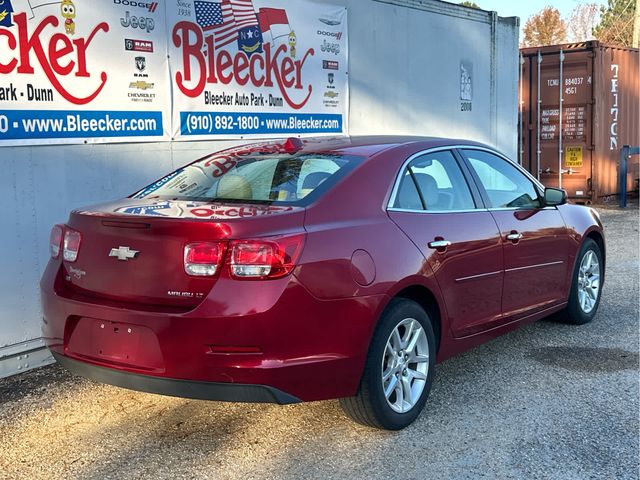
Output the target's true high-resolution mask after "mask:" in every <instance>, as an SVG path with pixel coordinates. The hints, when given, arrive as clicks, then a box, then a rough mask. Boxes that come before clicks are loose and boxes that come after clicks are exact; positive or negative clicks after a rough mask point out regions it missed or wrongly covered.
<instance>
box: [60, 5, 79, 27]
mask: <svg viewBox="0 0 640 480" xmlns="http://www.w3.org/2000/svg"><path fill="white" fill-rule="evenodd" d="M60 12H61V14H62V18H64V19H65V20H64V30H65V31H66V32H67V35H75V33H76V22H74V21H73V19H74V18H76V6H75V5H74V3H73V2H72V1H71V0H62V3H61V4H60Z"/></svg>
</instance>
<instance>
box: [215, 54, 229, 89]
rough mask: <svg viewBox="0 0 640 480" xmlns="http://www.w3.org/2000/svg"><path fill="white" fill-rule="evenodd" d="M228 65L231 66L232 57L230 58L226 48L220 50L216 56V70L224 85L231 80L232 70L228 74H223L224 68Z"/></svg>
mask: <svg viewBox="0 0 640 480" xmlns="http://www.w3.org/2000/svg"><path fill="white" fill-rule="evenodd" d="M229 67H233V59H232V58H231V54H230V53H229V52H227V51H226V50H222V51H221V52H220V53H219V54H218V58H217V59H216V70H217V71H218V77H220V81H221V82H222V83H224V84H225V85H228V84H230V83H231V80H233V70H232V71H231V72H229V75H225V72H224V71H225V70H226V69H227V68H229Z"/></svg>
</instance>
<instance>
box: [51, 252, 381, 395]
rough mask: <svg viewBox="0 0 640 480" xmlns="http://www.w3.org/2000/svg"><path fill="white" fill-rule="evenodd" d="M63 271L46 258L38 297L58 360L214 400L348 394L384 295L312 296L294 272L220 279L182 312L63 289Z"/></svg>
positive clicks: (107, 379) (130, 383)
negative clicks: (250, 279) (232, 280)
mask: <svg viewBox="0 0 640 480" xmlns="http://www.w3.org/2000/svg"><path fill="white" fill-rule="evenodd" d="M60 271H61V270H60V263H59V262H58V263H56V262H53V261H52V262H50V264H49V266H48V267H47V270H46V271H45V274H44V276H43V278H42V281H41V299H42V311H43V325H42V334H43V338H44V340H45V343H46V345H47V346H48V347H49V349H50V350H51V352H52V353H53V354H54V355H55V356H56V358H57V359H58V360H59V362H60V363H61V364H62V365H65V366H66V365H71V367H70V368H69V369H70V370H71V371H73V372H77V373H79V374H80V375H83V376H87V377H89V378H92V379H94V380H97V381H100V382H104V383H110V384H114V385H119V386H122V387H125V388H131V389H135V390H142V391H147V392H153V393H161V394H166V395H174V396H182V397H192V398H209V399H212V400H229V401H243V402H245V401H252V402H276V403H292V402H295V401H313V400H325V399H330V398H340V397H347V396H351V395H354V394H355V393H356V391H357V388H358V385H359V382H360V378H361V376H362V371H363V368H364V362H365V359H366V354H367V349H368V345H369V341H370V338H371V335H372V332H373V329H374V326H375V319H376V318H377V315H378V309H379V308H380V307H381V305H382V304H383V303H384V300H385V299H386V297H385V296H383V295H377V296H370V297H351V298H346V299H337V300H318V299H317V298H315V297H314V296H313V295H311V294H310V293H309V292H308V291H307V290H306V289H305V288H304V287H303V286H302V285H301V284H300V283H299V282H298V281H297V280H296V278H295V277H294V276H291V277H289V278H285V279H280V280H277V281H274V282H269V283H266V282H236V283H240V285H231V284H227V285H225V284H224V282H222V281H219V282H218V283H217V284H216V286H214V288H213V290H212V291H211V293H210V294H209V296H208V297H207V298H206V299H205V300H204V301H203V302H202V303H201V304H200V305H199V306H198V307H196V308H195V309H193V310H191V311H188V312H180V311H170V310H168V309H163V308H161V307H159V308H153V307H136V306H135V305H122V304H114V303H113V302H111V303H109V302H105V301H103V300H100V299H92V298H83V297H79V296H76V295H69V294H68V292H66V291H64V289H63V288H62V289H61V288H60V285H59V284H60V281H61V274H60ZM236 347H240V348H239V349H238V350H236V351H233V349H234V348H236ZM246 347H249V348H251V349H255V350H251V351H243V350H242V349H243V348H246ZM227 348H229V350H225V349H227ZM67 360H69V361H67ZM71 362H73V363H71ZM78 364H80V366H82V365H86V367H84V368H80V366H78ZM276 392H279V393H276Z"/></svg>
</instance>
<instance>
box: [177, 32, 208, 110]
mask: <svg viewBox="0 0 640 480" xmlns="http://www.w3.org/2000/svg"><path fill="white" fill-rule="evenodd" d="M191 34H194V35H195V42H194V43H189V39H190V38H191ZM172 37H173V44H174V45H175V46H176V47H178V48H180V47H181V46H182V68H183V72H177V73H176V84H177V85H178V88H179V89H180V91H181V92H182V93H184V94H185V95H186V96H187V97H197V96H198V95H200V94H201V93H202V92H203V90H204V86H205V81H206V77H205V73H206V71H207V66H206V64H205V61H204V55H203V54H202V52H201V50H202V42H203V37H202V30H200V28H199V27H198V25H196V24H195V23H191V22H178V23H176V26H175V27H174V28H173V35H172ZM192 58H195V60H196V61H197V62H198V67H199V69H200V76H199V80H198V83H197V84H196V86H195V87H193V88H189V87H187V86H186V85H185V84H184V82H190V81H191V59H192Z"/></svg>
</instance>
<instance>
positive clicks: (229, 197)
mask: <svg viewBox="0 0 640 480" xmlns="http://www.w3.org/2000/svg"><path fill="white" fill-rule="evenodd" d="M361 160H362V158H361V157H357V156H351V155H339V154H330V153H302V154H294V155H291V154H281V153H280V154H271V155H258V156H256V155H255V154H254V155H250V156H234V155H224V154H217V155H215V156H213V157H208V158H205V159H203V160H199V161H197V162H195V163H193V164H191V165H188V166H187V167H184V168H182V169H180V170H177V171H175V172H173V173H171V174H169V175H167V176H166V177H164V178H162V179H160V180H158V181H157V182H155V183H153V184H151V185H149V186H148V187H146V188H144V189H143V190H141V191H140V192H138V193H136V194H135V195H134V196H133V197H134V198H147V199H151V198H162V199H175V200H192V201H230V202H239V203H240V202H241V203H264V204H283V205H302V206H304V205H306V204H308V203H311V202H312V201H314V200H315V199H317V198H319V197H320V196H321V195H322V194H323V193H325V192H326V191H327V190H329V189H330V188H331V187H332V186H333V185H335V183H336V182H337V181H338V180H340V178H342V177H344V176H345V175H346V174H347V173H348V172H349V171H351V170H352V169H353V168H354V167H355V166H356V165H357V164H358V163H360V161H361Z"/></svg>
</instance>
